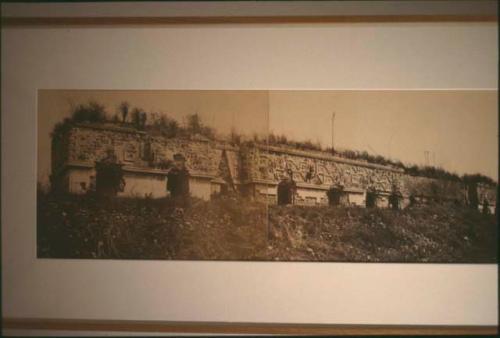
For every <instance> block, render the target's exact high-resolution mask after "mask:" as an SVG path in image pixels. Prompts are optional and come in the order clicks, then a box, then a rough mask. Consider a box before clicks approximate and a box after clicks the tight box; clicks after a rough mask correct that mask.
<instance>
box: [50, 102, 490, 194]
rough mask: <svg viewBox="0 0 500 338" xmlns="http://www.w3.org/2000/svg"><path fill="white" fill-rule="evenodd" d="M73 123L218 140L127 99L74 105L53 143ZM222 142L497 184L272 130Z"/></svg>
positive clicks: (196, 120) (194, 124) (195, 123)
mask: <svg viewBox="0 0 500 338" xmlns="http://www.w3.org/2000/svg"><path fill="white" fill-rule="evenodd" d="M74 123H112V124H115V125H119V126H123V127H129V128H135V129H137V130H141V131H146V132H148V133H150V134H152V135H161V136H163V137H168V138H173V137H193V136H195V135H201V136H202V137H205V138H207V139H209V140H217V139H220V138H221V136H220V135H217V133H216V131H215V130H214V129H213V128H211V127H209V126H206V125H205V124H204V123H203V121H202V120H201V117H200V116H199V114H196V113H195V114H191V115H188V116H187V118H186V123H184V125H180V124H179V123H178V121H177V120H175V119H173V118H171V117H169V116H168V115H167V114H166V113H163V112H149V113H148V112H146V111H145V110H143V109H142V108H140V107H133V108H132V107H131V106H130V104H129V103H128V102H122V103H120V105H119V106H118V107H117V109H116V114H115V115H113V116H111V117H110V115H109V114H108V113H107V112H106V109H105V107H104V106H103V105H102V104H99V103H97V102H95V101H89V102H88V103H83V104H79V105H77V106H75V107H74V108H73V109H72V114H71V116H70V117H68V118H65V119H64V120H63V121H62V122H59V123H57V124H56V125H55V127H54V129H53V131H52V133H51V137H52V142H57V141H59V140H60V137H61V136H62V135H63V134H64V131H65V130H67V128H68V127H70V126H71V125H73V124H74ZM225 141H227V142H229V143H231V144H233V145H240V144H242V143H245V144H248V145H250V144H254V143H257V144H268V145H272V146H284V147H290V148H294V149H300V150H306V151H321V152H329V153H331V154H334V155H335V156H339V157H343V158H347V159H353V160H358V161H364V162H369V163H374V164H380V165H386V166H392V167H396V168H400V169H403V170H404V171H405V172H406V173H407V174H408V175H411V176H421V177H428V178H435V179H444V180H449V181H456V182H463V183H465V184H478V183H479V184H486V185H490V186H494V185H496V181H495V180H493V179H491V178H490V177H488V176H485V175H482V174H479V173H476V174H472V175H468V174H467V175H464V176H459V175H458V174H456V173H452V172H449V171H447V170H445V169H443V168H439V167H434V166H421V165H408V164H404V163H402V162H401V161H395V160H392V159H389V158H386V157H384V156H381V155H372V154H370V153H368V152H366V151H356V150H338V149H336V150H333V149H332V148H328V147H326V148H323V147H322V146H321V144H320V143H319V142H312V141H311V140H305V141H297V140H290V139H288V138H287V137H286V136H285V135H276V134H274V133H272V132H270V133H268V134H267V135H265V136H259V135H257V134H254V135H252V136H251V137H244V135H241V134H239V133H237V132H236V131H235V130H234V129H232V130H231V132H230V134H229V137H228V138H226V139H225Z"/></svg>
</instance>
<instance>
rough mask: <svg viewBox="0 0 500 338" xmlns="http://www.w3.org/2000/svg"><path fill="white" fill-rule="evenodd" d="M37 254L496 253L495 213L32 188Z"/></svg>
mask: <svg viewBox="0 0 500 338" xmlns="http://www.w3.org/2000/svg"><path fill="white" fill-rule="evenodd" d="M37 235H38V256H39V257H52V258H103V259H178V260H276V261H346V262H448V263H449V262H462V263H467V262H471V263H478V262H484V263H486V262H496V240H497V226H496V218H495V216H494V215H483V214H481V213H479V212H477V211H474V210H470V209H465V208H464V207H459V206H454V205H434V206H418V207H411V208H407V209H405V210H401V211H398V210H389V209H364V208H355V207H351V208H333V207H328V206H324V207H306V206H275V205H273V206H268V205H266V204H263V203H259V202H248V201H242V200H240V199H239V197H218V198H215V199H213V200H211V201H202V200H199V199H192V200H191V203H190V206H189V207H185V208H180V207H178V206H176V205H175V204H174V203H172V201H170V200H169V199H168V198H164V199H148V198H146V199H134V198H115V199H111V200H100V199H98V198H96V197H94V196H88V195H85V196H75V195H67V196H64V198H61V197H60V196H58V197H57V196H50V195H43V196H38V230H37Z"/></svg>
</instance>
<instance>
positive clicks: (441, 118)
mask: <svg viewBox="0 0 500 338" xmlns="http://www.w3.org/2000/svg"><path fill="white" fill-rule="evenodd" d="M89 100H95V101H97V102H100V103H102V104H104V105H105V106H106V108H107V111H108V112H109V113H110V115H111V114H114V113H115V112H116V107H117V106H118V105H119V104H120V102H122V101H127V102H129V103H130V104H131V105H132V106H138V107H141V108H143V109H144V110H146V111H163V112H165V113H167V115H168V116H170V117H173V118H175V119H177V120H178V121H179V122H180V123H182V121H183V117H184V116H186V115H188V114H193V113H198V114H200V116H201V118H202V121H203V122H204V123H205V124H207V125H209V126H212V127H214V128H216V129H217V130H218V131H220V132H222V133H227V132H229V131H230V130H231V128H232V127H234V128H235V129H236V130H237V131H238V132H241V133H246V134H252V133H254V132H257V133H265V132H266V131H268V130H271V131H273V132H275V133H278V134H285V135H286V136H287V137H288V138H289V139H297V140H308V139H309V140H311V141H313V142H315V141H319V142H320V143H321V144H322V145H323V146H330V145H331V139H332V136H331V135H332V112H335V124H334V141H335V147H337V148H344V149H352V150H366V151H368V152H369V153H372V154H374V155H378V154H380V155H383V156H386V157H391V158H394V159H399V160H401V161H403V162H404V163H416V164H425V163H426V162H425V155H424V152H425V151H428V152H429V164H435V165H437V166H441V167H443V168H444V169H447V170H449V171H453V172H457V173H459V174H464V173H476V172H479V173H482V174H484V175H488V176H490V177H492V178H494V179H497V176H498V166H497V162H498V108H497V107H498V98H497V92H496V91H491V90H490V91H461V90H451V91H443V90H435V91H401V90H393V91H342V90H336V91H329V90H324V91H318V90H316V91H173V90H158V91H140V90H137V91H115V90H113V91H111V90H85V91H84V90H41V91H40V92H39V116H38V118H39V119H38V127H39V134H38V175H39V180H40V181H42V182H44V183H45V182H47V178H48V175H49V174H50V136H49V135H50V132H51V130H52V128H53V126H54V124H55V123H57V122H59V121H61V120H62V119H63V118H64V117H66V116H69V115H70V109H71V105H72V104H78V103H85V102H88V101H89Z"/></svg>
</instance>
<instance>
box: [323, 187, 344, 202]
mask: <svg viewBox="0 0 500 338" xmlns="http://www.w3.org/2000/svg"><path fill="white" fill-rule="evenodd" d="M327 197H328V204H329V205H331V206H339V205H341V204H342V203H343V202H344V200H345V197H346V196H345V192H344V187H342V186H336V187H332V188H330V190H328V192H327Z"/></svg>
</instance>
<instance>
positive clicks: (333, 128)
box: [332, 112, 335, 155]
mask: <svg viewBox="0 0 500 338" xmlns="http://www.w3.org/2000/svg"><path fill="white" fill-rule="evenodd" d="M334 136H335V112H332V155H334V154H335V138H334Z"/></svg>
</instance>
